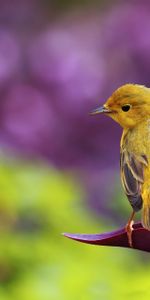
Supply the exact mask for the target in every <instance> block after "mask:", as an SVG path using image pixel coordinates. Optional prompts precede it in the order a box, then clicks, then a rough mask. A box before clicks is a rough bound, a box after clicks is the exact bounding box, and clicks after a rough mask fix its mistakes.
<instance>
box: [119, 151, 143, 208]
mask: <svg viewBox="0 0 150 300" xmlns="http://www.w3.org/2000/svg"><path fill="white" fill-rule="evenodd" d="M147 164H148V162H147V158H146V156H145V155H141V156H138V157H137V156H135V155H134V154H133V153H129V152H128V151H125V150H123V151H122V152H121V155H120V167H121V180H122V184H123V188H124V190H125V194H126V195H127V197H128V200H129V202H130V204H131V206H132V208H133V210H134V211H138V210H140V209H141V208H142V204H143V200H142V196H141V188H142V184H143V182H144V166H147Z"/></svg>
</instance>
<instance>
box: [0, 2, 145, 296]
mask: <svg viewBox="0 0 150 300" xmlns="http://www.w3.org/2000/svg"><path fill="white" fill-rule="evenodd" d="M149 4H150V3H149V1H145V0H144V1H142V2H141V1H132V0H131V1H126V3H125V1H104V0H103V1H92V3H91V1H87V0H80V1H75V0H72V1H68V0H57V1H50V0H47V1H46V0H45V1H35V0H31V1H25V0H24V1H23V0H15V1H9V0H5V1H2V0H0V10H1V12H0V96H1V100H0V118H1V121H0V151H1V152H0V300H73V299H74V300H76V299H79V300H100V299H104V300H113V299H117V300H118V299H119V300H120V299H136V300H138V299H140V300H142V299H144V300H146V299H149V297H150V281H149V274H150V262H149V254H146V253H141V252H139V251H133V250H129V249H119V248H111V247H96V246H90V245H85V244H79V243H75V242H73V241H71V240H68V239H66V238H64V237H63V236H62V232H72V233H73V232H74V233H75V232H78V233H97V232H105V231H112V230H114V229H115V228H119V226H124V224H125V223H126V221H127V219H128V217H129V214H130V212H131V209H130V207H129V204H128V202H127V200H126V198H125V196H124V195H123V191H122V189H121V183H120V179H119V138H120V130H119V129H118V126H117V125H115V124H113V121H111V120H105V118H102V119H100V118H98V117H96V119H92V120H91V119H90V117H89V116H88V112H89V111H90V110H91V109H93V108H95V107H96V105H97V104H100V102H101V103H103V101H105V99H106V98H107V97H108V96H109V95H110V94H111V93H112V91H113V90H114V89H115V88H116V87H118V86H119V85H121V84H124V83H125V82H128V81H129V82H130V81H132V82H139V83H141V84H147V85H148V84H149V78H150V77H149V76H150V59H149V53H150V52H149V51H150V37H149V29H150V21H149V19H150V18H149V17H150V14H149V8H150V5H149ZM98 99H100V100H98ZM103 99H104V100H103ZM89 119H90V120H89ZM138 217H139V216H138Z"/></svg>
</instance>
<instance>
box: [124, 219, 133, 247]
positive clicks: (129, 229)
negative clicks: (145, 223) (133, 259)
mask: <svg viewBox="0 0 150 300" xmlns="http://www.w3.org/2000/svg"><path fill="white" fill-rule="evenodd" d="M133 224H134V221H133V220H129V222H128V223H127V225H126V227H125V229H126V233H127V237H128V243H129V246H130V247H131V248H133V242H132V231H133Z"/></svg>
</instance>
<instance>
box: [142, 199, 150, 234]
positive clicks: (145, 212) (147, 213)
mask: <svg viewBox="0 0 150 300" xmlns="http://www.w3.org/2000/svg"><path fill="white" fill-rule="evenodd" d="M142 225H143V227H144V228H146V229H148V230H150V202H149V203H143V208H142Z"/></svg>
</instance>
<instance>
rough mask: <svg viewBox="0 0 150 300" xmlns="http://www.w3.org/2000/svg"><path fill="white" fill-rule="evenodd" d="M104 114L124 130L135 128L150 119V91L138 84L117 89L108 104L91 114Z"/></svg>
mask: <svg viewBox="0 0 150 300" xmlns="http://www.w3.org/2000/svg"><path fill="white" fill-rule="evenodd" d="M98 113H104V114H106V115H108V116H109V117H111V118H112V119H114V120H115V121H116V122H118V123H119V124H120V125H121V126H122V127H123V128H133V127H134V126H136V125H137V124H138V123H140V122H141V121H143V120H144V119H146V118H150V89H149V88H146V87H145V86H143V85H138V84H125V85H123V86H121V87H120V88H119V89H117V90H116V91H115V92H114V93H113V94H112V96H110V97H109V98H108V100H107V101H106V103H105V104H104V105H103V106H102V107H99V108H97V109H95V110H93V111H92V112H91V114H98Z"/></svg>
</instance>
